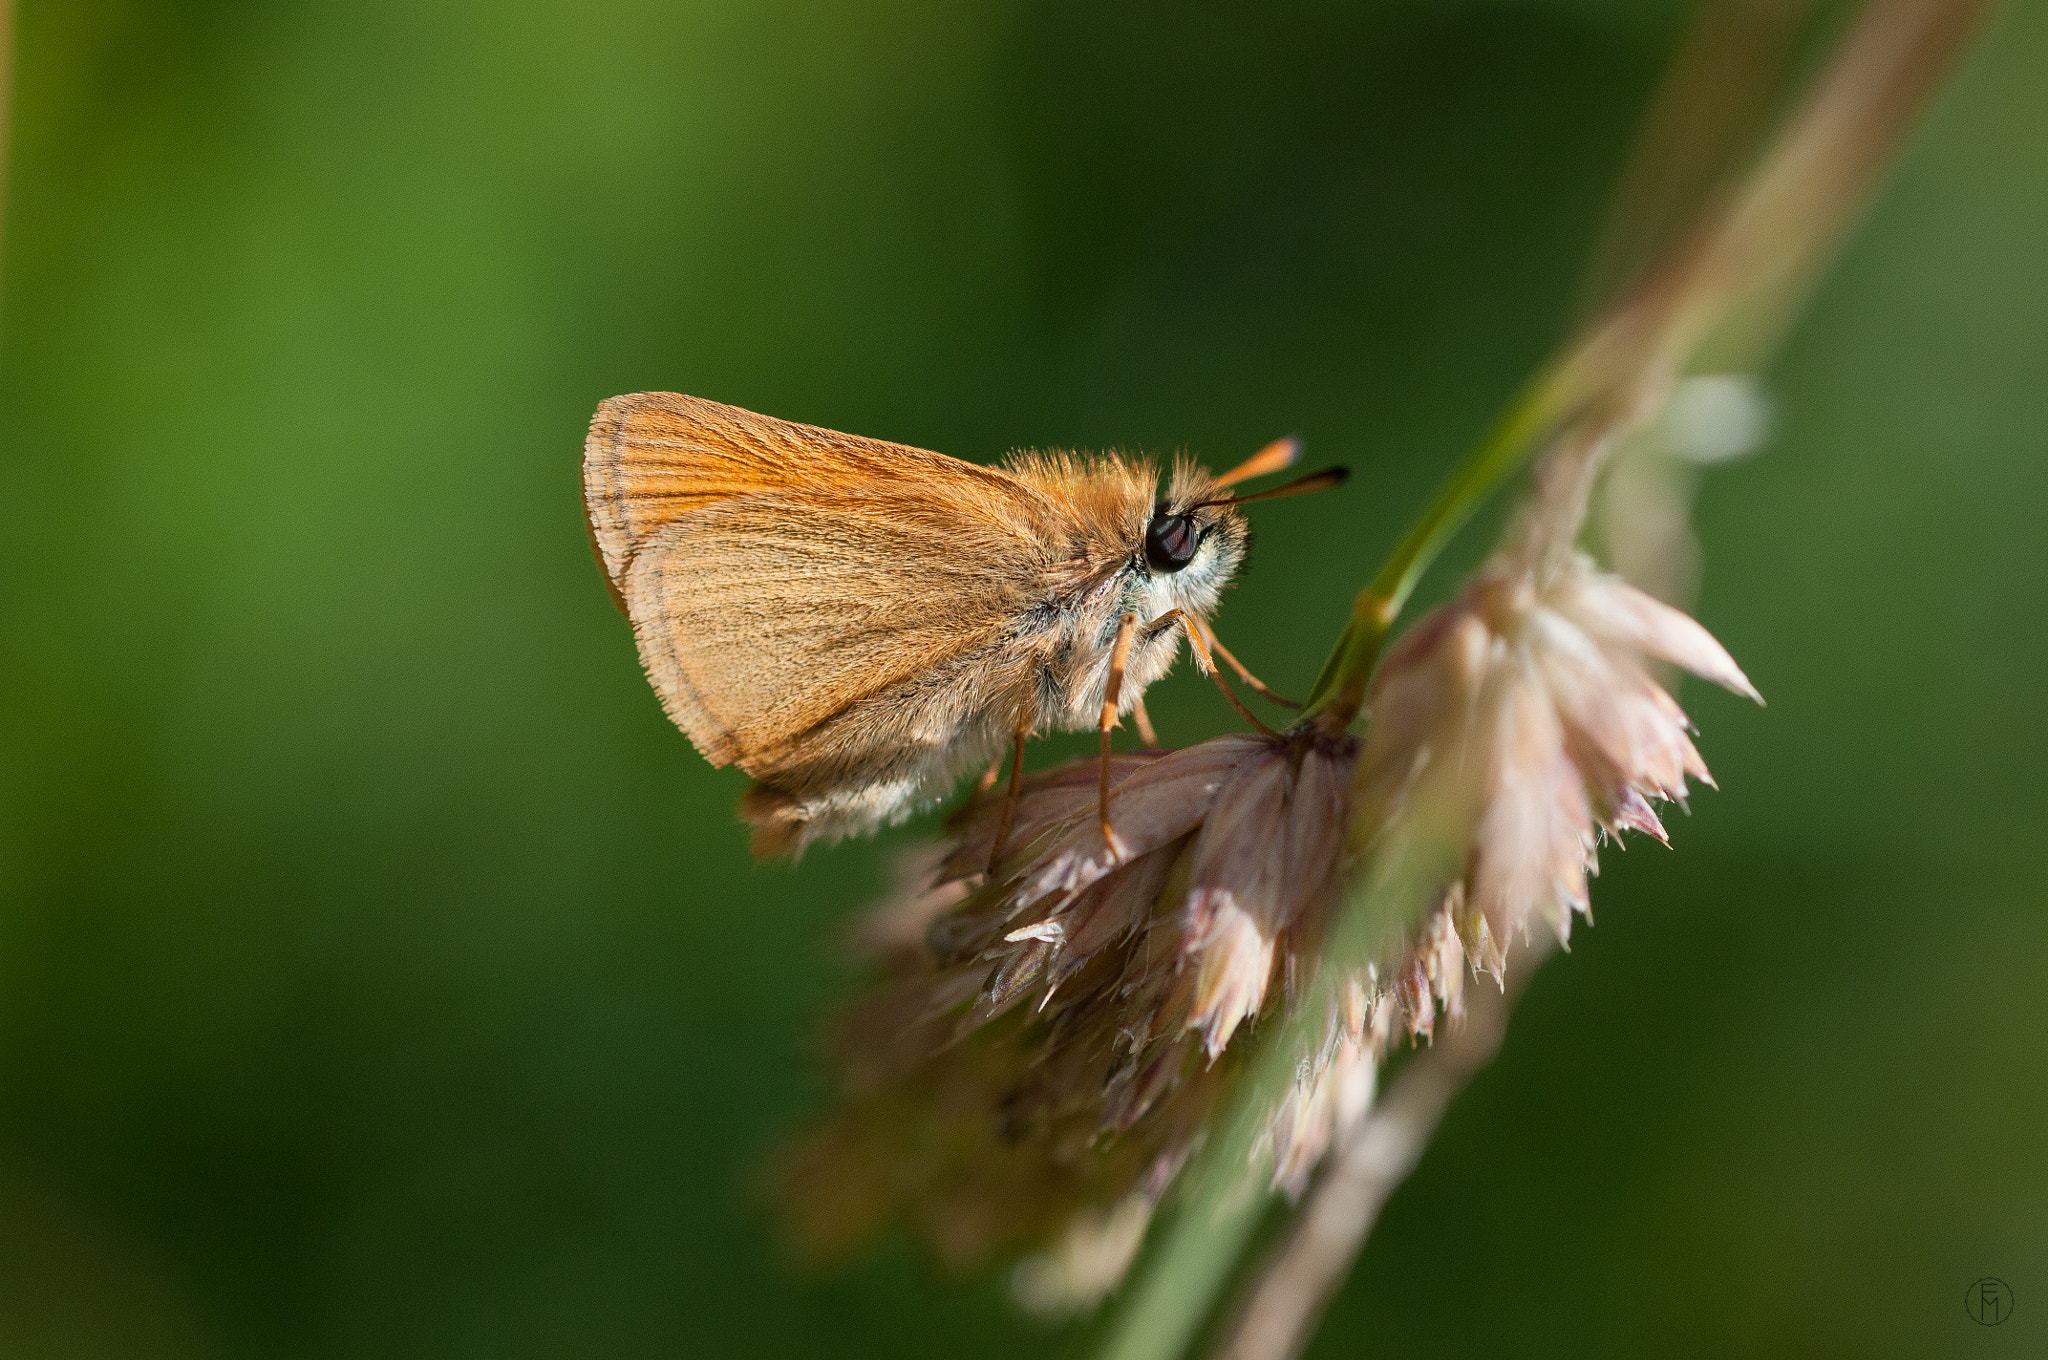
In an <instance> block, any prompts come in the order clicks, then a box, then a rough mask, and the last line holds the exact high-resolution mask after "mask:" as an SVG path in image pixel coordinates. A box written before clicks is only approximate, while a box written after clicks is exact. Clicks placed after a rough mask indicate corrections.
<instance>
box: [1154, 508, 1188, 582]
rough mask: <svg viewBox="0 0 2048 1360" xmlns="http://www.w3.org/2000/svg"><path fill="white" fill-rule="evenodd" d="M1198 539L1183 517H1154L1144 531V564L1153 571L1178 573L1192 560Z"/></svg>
mask: <svg viewBox="0 0 2048 1360" xmlns="http://www.w3.org/2000/svg"><path fill="white" fill-rule="evenodd" d="M1198 546H1199V539H1198V538H1197V535H1196V534H1195V522H1194V520H1192V519H1190V518H1188V517H1187V516H1186V515H1163V514H1162V515H1154V516H1153V517H1152V524H1151V527H1150V528H1148V529H1146V530H1145V560H1146V561H1147V562H1150V563H1151V564H1152V569H1153V570H1154V571H1179V570H1180V569H1181V568H1182V567H1184V566H1186V565H1187V564H1188V563H1190V562H1192V561H1194V560H1195V549H1196V548H1197V547H1198Z"/></svg>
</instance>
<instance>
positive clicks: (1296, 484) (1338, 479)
mask: <svg viewBox="0 0 2048 1360" xmlns="http://www.w3.org/2000/svg"><path fill="white" fill-rule="evenodd" d="M1350 475H1351V469H1350V468H1343V467H1328V468H1324V469H1323V470H1322V471H1321V472H1311V473H1309V474H1308V476H1306V477H1296V478H1295V479H1294V480H1293V481H1291V482H1287V483H1285V484H1284V485H1281V486H1276V487H1273V488H1272V489H1271V490H1268V491H1254V492H1252V494H1251V495H1249V496H1222V497H1219V498H1217V499H1216V500H1213V501H1199V502H1197V503H1196V504H1194V505H1191V506H1189V507H1188V509H1190V510H1199V509H1201V508H1202V507H1203V506H1205V505H1250V504H1251V503H1252V502H1253V501H1277V500H1279V499H1280V498H1281V497H1282V496H1306V495H1308V494H1309V493H1311V492H1315V491H1329V490H1332V489H1333V488H1335V487H1339V486H1342V485H1343V484H1344V479H1345V478H1347V477H1349V476H1350Z"/></svg>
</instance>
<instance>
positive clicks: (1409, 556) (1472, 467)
mask: <svg viewBox="0 0 2048 1360" xmlns="http://www.w3.org/2000/svg"><path fill="white" fill-rule="evenodd" d="M1567 372H1568V365H1565V364H1553V365H1551V366H1549V367H1547V368H1545V369H1543V370H1542V371H1541V372H1539V373H1537V375H1536V376H1535V377H1534V378H1533V379H1531V380H1530V381H1529V382H1528V383H1527V384H1526V385H1525V386H1524V387H1523V388H1522V390H1521V392H1520V393H1519V394H1518V395H1517V396H1516V398H1515V400H1514V402H1513V403H1512V404H1511V405H1510V406H1509V407H1508V409H1507V410H1506V411H1505V412H1503V413H1502V414H1501V416H1500V418H1499V419H1498V420H1496V421H1495V422H1494V423H1493V427H1492V428H1491V429H1490V430H1488V431H1487V433H1486V437H1485V438H1484V439H1482V440H1480V441H1479V444H1478V447H1476V448H1474V449H1473V450H1472V452H1471V453H1470V454H1469V455H1467V457H1466V458H1465V461H1464V462H1462V463H1460V464H1459V465H1458V467H1457V469H1456V471H1454V472H1452V473H1451V476H1450V478H1449V480H1447V481H1446V482H1445V483H1444V484H1443V486H1441V487H1440V488H1438V490H1437V493H1436V496H1435V497H1434V498H1433V499H1432V500H1431V501H1430V503H1429V505H1428V507H1427V508H1426V509H1424V510H1423V512H1422V514H1421V516H1420V517H1419V518H1418V519H1417V520H1416V521H1415V523H1414V524H1412V525H1410V526H1409V529H1408V532H1407V533H1406V534H1405V535H1403V536H1402V539H1401V541H1400V543H1399V544H1398V545H1396V546H1395V548H1394V551H1393V553H1392V554H1391V555H1389V556H1388V558H1387V560H1386V563H1385V565H1383V566H1382V567H1381V568H1380V570H1379V574H1378V575H1377V576H1374V577H1373V578H1372V580H1371V582H1369V583H1368V584H1367V585H1366V587H1365V589H1363V590H1361V591H1359V592H1358V598H1357V599H1356V600H1355V601H1354V602H1353V604H1352V607H1351V621H1350V622H1349V623H1348V624H1347V625H1345V628H1344V632H1343V635H1342V636H1340V637H1339V638H1338V639H1337V645H1336V646H1335V647H1334V648H1333V649H1331V652H1330V656H1329V659H1328V660H1326V661H1325V662H1323V669H1322V671H1321V673H1320V674H1318V675H1317V676H1316V683H1315V687H1314V688H1313V689H1312V690H1310V691H1309V697H1308V707H1307V708H1306V709H1305V710H1304V711H1303V713H1302V717H1301V720H1302V722H1303V723H1304V724H1306V723H1310V722H1314V723H1317V724H1318V725H1320V726H1322V727H1323V728H1324V729H1325V730H1334V731H1342V730H1343V729H1344V728H1346V727H1349V726H1350V725H1351V720H1352V719H1353V718H1355V717H1357V716H1358V710H1359V708H1360V707H1361V706H1362V705H1363V703H1364V701H1365V685H1366V681H1367V680H1368V679H1369V678H1370V677H1371V675H1372V668H1373V665H1374V664H1375V663H1376V662H1377V661H1378V660H1379V654H1380V648H1381V646H1382V645H1384V644H1385V642H1386V639H1387V632H1388V630H1389V629H1391V628H1392V627H1393V623H1394V620H1395V619H1396V618H1397V617H1399V615H1400V613H1401V610H1402V607H1403V606H1405V605H1406V604H1407V603H1408V597H1409V596H1410V595H1411V594H1413V593H1414V591H1415V586H1416V583H1417V582H1418V581H1420V580H1421V579H1422V574H1423V573H1424V572H1426V571H1428V570H1429V567H1430V564H1431V563H1433V562H1435V561H1436V557H1437V554H1438V553H1440V552H1442V551H1443V548H1444V545H1445V544H1447V543H1449V542H1450V541H1451V537H1452V536H1453V535H1454V534H1456V533H1457V532H1458V530H1459V529H1460V528H1462V527H1463V526H1464V524H1465V521H1466V520H1468V519H1470V518H1471V517H1472V514H1473V512H1474V511H1475V510H1477V509H1478V508H1479V507H1480V506H1481V505H1483V504H1484V503H1485V502H1486V498H1487V497H1488V496H1491V495H1492V494H1493V493H1494V492H1495V491H1496V490H1498V489H1499V487H1500V485H1501V483H1503V482H1505V481H1506V480H1507V479H1508V478H1509V477H1510V476H1512V475H1513V474H1514V473H1515V472H1516V471H1518V470H1519V469H1520V468H1521V467H1522V465H1523V464H1524V463H1526V462H1528V460H1529V457H1530V455H1531V454H1532V453H1534V452H1535V450H1536V449H1537V447H1538V446H1539V445H1540V443H1541V442H1542V439H1543V437H1544V436H1545V435H1546V434H1548V433H1549V432H1550V431H1551V430H1553V429H1555V428H1556V426H1557V424H1558V423H1559V421H1560V420H1562V419H1563V417H1564V416H1565V415H1566V414H1567V412H1568V411H1569V409H1570V407H1571V405H1572V395H1573V393H1572V387H1573V386H1574V385H1573V384H1571V383H1568V382H1567V381H1565V377H1566V374H1567Z"/></svg>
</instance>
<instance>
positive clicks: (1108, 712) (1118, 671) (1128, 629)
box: [1097, 614, 1150, 859]
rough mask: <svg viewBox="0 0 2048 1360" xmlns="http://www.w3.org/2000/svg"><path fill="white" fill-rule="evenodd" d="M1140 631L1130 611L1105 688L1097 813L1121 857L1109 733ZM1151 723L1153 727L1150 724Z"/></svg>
mask: <svg viewBox="0 0 2048 1360" xmlns="http://www.w3.org/2000/svg"><path fill="white" fill-rule="evenodd" d="M1137 631H1138V616H1137V615H1136V614H1126V615H1124V616H1123V619H1122V621H1121V622H1119V623H1118V624H1117V626H1116V645H1115V646H1114V647H1111V648H1110V650H1109V680H1108V682H1107V683H1106V684H1104V685H1103V687H1102V788H1101V797H1100V800H1099V801H1098V803H1097V812H1098V813H1099V814H1100V816H1101V818H1102V843H1103V844H1104V845H1106V846H1108V847H1109V853H1110V854H1112V855H1114V856H1116V857H1117V858H1118V859H1122V858H1123V852H1122V851H1121V850H1119V849H1117V844H1116V833H1115V832H1113V831H1111V830H1110V829H1109V734H1110V731H1111V729H1112V728H1114V727H1115V726H1116V705H1117V700H1118V699H1119V698H1121V697H1122V695H1123V688H1124V666H1125V664H1126V663H1127V662H1129V661H1130V659H1131V638H1132V636H1133V635H1135V634H1136V633H1137ZM1147 726H1150V724H1149V723H1148V724H1147Z"/></svg>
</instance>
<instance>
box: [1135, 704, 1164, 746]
mask: <svg viewBox="0 0 2048 1360" xmlns="http://www.w3.org/2000/svg"><path fill="white" fill-rule="evenodd" d="M1131 716H1132V717H1133V718H1135V719H1136V720H1137V723H1138V740H1139V741H1142V742H1144V743H1145V744H1146V745H1147V746H1151V747H1154V748H1156V747H1157V746H1158V745H1159V733H1158V732H1157V731H1156V730H1154V728H1153V726H1152V715H1151V714H1150V713H1147V712H1146V711H1145V696H1144V695H1142V694H1140V695H1139V696H1138V697H1137V699H1136V700H1134V701H1133V702H1132V704H1131Z"/></svg>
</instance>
